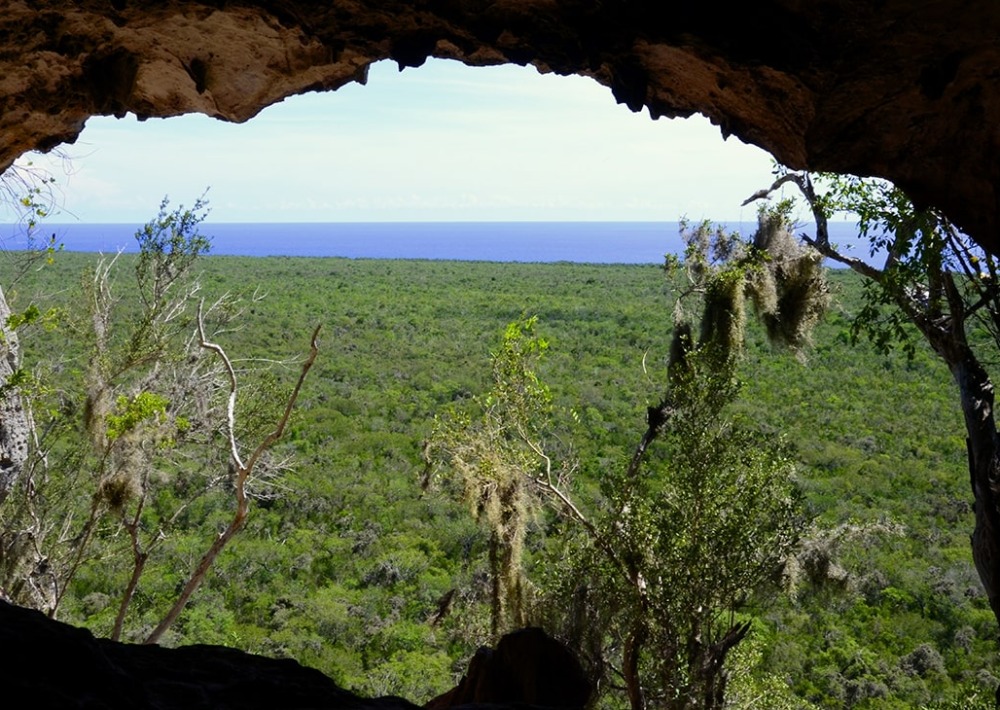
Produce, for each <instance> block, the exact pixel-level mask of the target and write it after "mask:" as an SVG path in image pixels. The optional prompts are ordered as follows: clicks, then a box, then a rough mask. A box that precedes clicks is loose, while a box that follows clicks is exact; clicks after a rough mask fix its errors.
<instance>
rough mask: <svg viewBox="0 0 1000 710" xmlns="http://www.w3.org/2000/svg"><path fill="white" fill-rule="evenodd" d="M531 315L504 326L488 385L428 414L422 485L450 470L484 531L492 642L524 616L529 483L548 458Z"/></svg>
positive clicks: (545, 403) (547, 398) (546, 403)
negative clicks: (466, 403) (463, 403)
mask: <svg viewBox="0 0 1000 710" xmlns="http://www.w3.org/2000/svg"><path fill="white" fill-rule="evenodd" d="M536 324H537V318H536V317H531V318H526V319H523V320H519V321H514V322H513V323H510V324H508V325H507V328H506V330H505V331H504V333H503V337H502V339H501V344H500V348H499V349H498V350H497V351H496V352H494V353H493V354H492V358H491V362H492V380H493V386H492V388H491V389H490V391H489V392H488V393H487V394H486V395H485V396H483V397H477V398H475V399H474V400H473V402H472V405H473V406H472V407H471V409H473V410H474V411H475V414H473V413H470V411H469V408H466V409H452V410H450V411H448V412H446V413H445V414H444V415H443V416H439V417H437V418H436V420H435V427H434V432H433V434H432V435H431V437H430V439H429V440H428V441H427V442H426V444H425V446H424V457H425V460H426V463H427V468H426V471H425V487H426V485H428V484H429V483H430V481H431V478H432V477H433V476H434V475H435V473H434V472H435V470H437V472H438V473H437V476H438V477H440V464H441V463H443V464H445V465H446V467H447V469H448V470H449V471H451V472H453V473H454V474H455V477H456V479H457V481H456V482H457V484H458V485H457V487H458V491H457V492H458V496H459V497H460V498H461V499H462V500H463V501H464V502H465V503H466V504H468V505H469V506H470V508H471V509H472V512H473V515H474V516H475V517H476V518H477V519H482V520H484V521H485V523H486V526H487V527H488V529H489V543H488V546H489V549H488V556H489V569H490V632H491V636H492V637H493V640H494V641H497V640H499V638H500V636H501V635H502V634H503V633H505V632H506V631H509V630H511V629H515V628H519V627H521V626H523V625H524V622H525V615H524V612H525V604H524V594H525V589H524V588H525V578H524V573H523V570H522V557H523V553H524V540H525V535H526V533H527V527H528V523H529V521H530V519H531V517H532V515H533V514H534V513H535V511H536V510H537V508H538V503H539V501H538V495H537V490H536V486H537V485H539V476H540V475H541V472H542V471H546V472H547V475H551V460H550V459H549V458H548V457H547V456H546V455H545V452H544V449H543V444H542V440H543V438H544V436H545V432H546V430H547V424H548V415H549V413H550V411H551V395H550V393H549V390H548V388H547V387H546V386H545V385H544V384H542V382H541V381H540V380H539V379H538V375H537V374H536V373H535V370H534V368H535V365H536V363H537V361H538V360H539V359H540V358H541V357H542V356H543V354H544V353H545V351H546V349H547V348H548V343H547V342H546V341H545V340H544V339H542V338H541V337H539V336H538V335H537V334H536V333H535V326H536Z"/></svg>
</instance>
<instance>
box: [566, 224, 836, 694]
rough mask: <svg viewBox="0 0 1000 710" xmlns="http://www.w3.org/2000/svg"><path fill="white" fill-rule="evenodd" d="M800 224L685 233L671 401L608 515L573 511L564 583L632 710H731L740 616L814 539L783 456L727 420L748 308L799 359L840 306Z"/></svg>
mask: <svg viewBox="0 0 1000 710" xmlns="http://www.w3.org/2000/svg"><path fill="white" fill-rule="evenodd" d="M787 226H788V225H787V220H786V214H785V212H784V211H783V209H782V210H778V211H762V212H761V214H760V219H759V226H758V230H757V233H756V234H755V235H754V237H753V239H752V240H750V241H749V242H744V241H743V240H742V239H741V238H740V237H739V235H736V234H729V233H727V232H726V231H725V230H723V229H721V228H713V227H712V226H711V225H710V224H708V223H703V224H701V225H698V226H697V227H695V228H693V229H692V228H690V226H689V225H684V229H683V236H684V238H685V241H686V243H687V249H686V252H685V255H684V259H683V261H680V260H677V259H674V258H668V260H667V271H668V273H669V274H671V276H672V277H680V278H681V279H682V280H683V283H684V285H683V286H682V287H681V289H680V293H679V294H678V297H677V298H676V300H675V305H674V328H673V335H672V342H671V347H670V356H669V359H668V367H667V379H668V383H669V384H668V387H667V391H666V395H665V396H664V398H663V399H662V400H661V402H660V403H659V404H658V405H657V406H655V407H650V408H649V410H648V413H647V429H646V432H645V433H644V434H643V436H642V437H641V439H640V441H639V444H638V445H637V447H636V450H635V453H634V454H633V456H632V458H631V460H630V462H629V464H628V466H626V467H625V468H624V470H622V471H620V472H612V473H611V474H610V475H608V476H606V478H605V479H604V481H603V484H604V485H603V490H604V492H605V495H606V498H607V503H606V505H605V507H604V510H603V513H602V514H600V516H599V517H597V518H595V519H594V521H593V522H591V521H589V520H587V519H586V518H584V517H583V516H582V514H580V513H579V510H578V509H577V508H572V509H570V508H567V510H570V512H571V514H572V517H574V518H575V519H577V520H579V521H580V522H581V523H582V524H583V525H584V527H585V528H586V530H587V535H586V536H585V538H584V539H585V541H586V543H587V548H588V551H587V552H586V553H585V554H584V555H582V556H581V557H580V558H579V563H578V567H577V569H576V570H575V572H574V573H573V574H572V575H565V577H564V578H572V579H575V580H584V581H583V582H582V583H577V584H572V585H571V586H570V588H569V589H568V590H565V591H564V593H567V594H569V597H570V599H571V600H572V602H571V603H568V604H565V606H566V607H567V608H572V609H573V612H572V614H571V615H570V619H569V626H570V631H569V635H570V636H571V637H576V638H577V639H584V638H586V637H589V640H587V641H586V642H585V643H584V644H581V645H584V646H585V647H587V648H589V649H590V652H589V655H590V657H591V662H592V664H593V665H595V666H597V667H598V668H599V669H603V670H604V671H605V672H606V671H607V669H608V668H609V667H610V668H612V669H613V670H614V673H615V675H617V677H619V678H620V679H621V682H622V683H623V686H624V691H625V694H626V697H627V699H628V703H629V706H630V707H631V708H633V710H642V709H644V708H647V707H650V706H653V707H663V708H671V709H674V708H676V709H682V708H683V709H685V710H687V709H689V708H721V707H723V704H724V699H725V688H726V681H727V671H726V668H725V664H726V659H727V656H728V654H729V652H730V651H731V650H732V649H733V648H735V647H736V646H737V644H739V643H740V642H741V641H742V640H743V638H744V637H745V636H746V635H747V633H748V632H749V630H750V628H751V623H750V621H749V620H748V619H747V618H745V617H741V616H739V613H740V612H741V611H743V610H745V609H746V608H747V606H748V604H749V603H750V602H751V600H753V599H754V598H755V595H757V594H758V593H759V592H761V591H762V590H763V589H764V588H766V587H767V586H768V585H770V584H773V582H774V581H775V579H776V575H777V573H778V570H779V569H780V568H781V565H782V563H783V561H784V559H785V558H786V557H787V556H788V555H789V554H790V553H791V551H792V549H793V547H794V545H795V544H796V542H797V540H798V537H799V535H800V533H801V532H802V530H803V526H804V521H803V519H802V517H801V516H800V515H799V514H798V512H797V499H796V494H795V488H794V485H793V484H792V480H791V476H792V472H793V466H792V463H791V460H790V458H789V457H788V456H787V454H785V453H784V452H783V450H782V448H781V446H780V443H779V442H775V441H772V440H769V439H767V438H765V437H764V436H762V435H761V434H759V433H757V432H754V431H753V429H752V428H750V427H748V426H746V425H742V424H738V423H737V422H735V421H733V420H732V419H731V418H729V417H728V416H727V415H726V409H727V407H728V405H729V404H731V403H732V402H733V401H735V399H736V397H737V395H738V392H739V383H738V380H737V377H736V372H737V365H738V361H739V354H740V352H741V350H742V347H743V342H744V328H745V321H746V317H747V315H746V305H747V302H748V300H749V302H751V303H753V304H754V306H755V308H756V311H757V314H758V316H759V317H760V318H761V319H762V320H763V321H764V322H765V324H766V325H767V331H768V334H769V335H770V336H771V338H772V340H773V341H775V342H777V343H780V344H783V345H786V346H790V347H792V348H793V349H797V350H800V349H801V348H803V347H804V346H805V345H806V344H807V342H808V336H809V332H810V329H811V326H812V325H813V324H815V323H816V321H817V320H818V318H819V317H820V315H821V314H822V312H823V310H824V308H825V306H826V303H827V300H828V291H827V287H826V283H825V280H824V278H823V274H822V268H821V265H820V260H819V258H818V257H817V255H816V254H815V252H813V251H812V250H808V249H801V248H798V247H797V246H796V245H795V244H794V241H793V240H792V239H791V237H790V235H789V233H788V229H787ZM691 301H693V302H694V304H693V305H692V304H691V303H690V302H691ZM654 442H655V444H656V447H655V452H656V453H655V455H654V454H652V453H651V451H653V450H654V449H653V448H651V447H652V446H653V444H654ZM581 627H585V629H581ZM595 635H596V638H595Z"/></svg>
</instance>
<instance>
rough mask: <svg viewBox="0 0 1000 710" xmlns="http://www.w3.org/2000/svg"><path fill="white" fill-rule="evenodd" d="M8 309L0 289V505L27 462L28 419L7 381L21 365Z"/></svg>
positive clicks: (19, 396) (25, 411) (19, 399)
mask: <svg viewBox="0 0 1000 710" xmlns="http://www.w3.org/2000/svg"><path fill="white" fill-rule="evenodd" d="M9 317H10V307H9V306H8V305H7V300H6V298H4V295H3V290H2V289H0V503H3V501H4V500H5V499H6V498H7V495H8V494H9V493H10V491H11V489H13V488H14V486H15V485H16V484H17V480H18V479H19V478H20V477H21V472H22V471H23V470H24V463H25V461H27V459H28V438H29V436H30V435H31V419H30V417H29V415H28V411H27V409H26V408H25V406H24V400H23V399H22V397H21V393H20V391H19V390H18V388H17V386H11V385H10V384H9V383H10V378H11V376H12V375H13V374H14V373H15V372H16V371H17V369H18V367H19V366H20V364H21V358H20V352H19V348H18V343H17V333H15V332H14V331H13V330H12V329H10V328H8V327H7V319H8V318H9Z"/></svg>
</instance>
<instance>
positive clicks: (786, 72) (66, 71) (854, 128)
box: [0, 0, 1000, 251]
mask: <svg viewBox="0 0 1000 710" xmlns="http://www.w3.org/2000/svg"><path fill="white" fill-rule="evenodd" d="M0 28H2V29H3V30H4V31H3V32H2V33H0V36H2V37H5V38H7V39H6V40H5V41H6V45H5V52H3V53H0V76H2V77H4V80H3V82H2V84H0V167H2V168H6V167H7V166H9V165H10V164H11V163H12V162H13V160H15V159H16V158H17V157H18V156H20V155H22V154H24V153H26V152H28V151H31V150H41V151H47V150H50V149H52V148H53V147H55V146H58V145H60V144H64V143H69V142H72V141H73V140H75V139H76V137H77V136H79V134H80V132H81V131H82V130H83V127H84V125H85V123H86V121H87V120H88V119H89V118H91V117H92V116H102V115H115V116H124V115H126V114H128V113H133V114H135V115H137V116H140V117H144V118H152V117H170V116H178V115H181V114H186V113H202V114H205V115H208V116H213V117H217V118H221V119H224V120H227V121H233V122H243V121H247V120H248V119H250V118H252V117H254V116H255V115H256V114H257V113H259V112H260V111H261V110H262V109H263V108H265V107H267V106H269V105H271V104H274V103H276V102H278V101H281V100H282V99H284V98H286V97H289V96H292V95H295V94H301V93H306V92H313V91H328V90H335V89H339V88H341V87H343V86H345V85H346V84H349V83H351V82H355V81H364V80H365V79H366V76H367V72H368V69H369V67H370V66H371V65H372V63H373V62H376V61H379V60H382V59H391V60H393V61H394V62H396V64H397V65H398V66H400V67H419V66H421V65H423V64H424V63H425V62H426V61H427V60H428V59H429V58H432V57H434V58H442V59H454V60H458V61H461V62H462V63H464V64H467V65H470V66H487V65H500V64H517V65H532V66H534V67H536V68H538V69H539V70H540V71H544V72H552V73H555V74H561V75H582V76H586V77H590V78H592V79H595V80H596V81H597V82H598V83H600V84H602V85H604V86H606V87H608V89H609V90H610V91H611V93H612V95H613V96H614V98H615V100H616V101H618V102H619V103H621V104H624V105H625V106H627V107H628V108H629V109H632V110H634V111H638V110H641V109H644V108H645V109H647V110H648V111H649V113H650V114H651V115H652V116H655V117H660V116H664V117H687V116H691V115H693V114H695V113H700V114H702V115H705V116H708V117H709V118H710V119H711V120H712V121H713V122H714V123H715V124H716V125H718V126H719V127H720V129H721V130H722V132H723V134H724V135H735V136H738V137H739V138H740V139H742V140H744V141H746V142H748V143H751V144H754V145H758V146H761V147H762V148H764V149H766V150H767V151H769V152H770V153H771V154H773V155H774V156H775V157H776V158H777V160H778V161H779V162H781V163H783V164H785V165H787V166H789V167H790V168H793V169H809V170H814V171H829V172H839V173H851V174H856V175H863V176H877V177H884V178H886V179H889V180H891V181H893V182H894V183H895V184H897V185H899V186H900V187H902V188H903V189H904V190H906V191H907V192H908V193H909V194H910V196H911V197H912V198H913V199H914V200H915V201H916V202H917V203H918V204H921V205H932V206H935V207H938V208H939V209H941V210H942V211H943V212H944V213H945V214H947V215H949V217H950V218H951V219H952V220H953V221H954V222H955V223H956V224H957V225H958V226H959V227H961V228H962V229H963V231H965V232H966V233H967V234H969V235H970V236H972V237H973V238H974V239H976V240H977V241H979V242H980V243H981V244H982V245H983V246H984V247H986V248H987V249H990V250H993V251H995V250H996V248H997V247H996V235H997V233H998V230H997V229H996V226H997V224H998V215H1000V196H998V193H997V191H996V188H995V185H997V184H1000V167H998V166H1000V134H997V133H996V131H994V130H993V128H992V127H993V126H996V125H997V124H998V122H1000V121H998V119H1000V85H998V83H997V82H995V81H992V80H991V78H990V77H992V76H994V75H995V74H996V71H997V67H998V66H1000V45H998V44H997V42H996V36H997V34H998V33H1000V7H997V6H996V5H995V4H991V3H986V2H974V3H965V4H961V5H958V4H955V3H952V2H934V3H924V4H921V5H920V6H919V7H917V8H914V7H912V3H907V2H904V1H903V0H892V1H890V2H888V3H884V4H880V5H878V6H872V5H871V4H870V3H861V2H858V0H833V1H832V2H829V3H823V4H821V5H815V4H806V5H801V6H795V7H791V6H789V5H788V4H787V3H784V2H775V1H773V0H767V1H766V2H764V3H763V4H760V3H757V4H754V5H735V6H731V7H728V8H726V11H725V12H719V11H718V10H717V8H714V7H713V6H710V5H705V4H694V5H690V6H685V7H684V8H674V7H669V8H668V7H665V6H661V5H660V4H656V3H638V4H635V3H552V2H545V1H543V0H527V1H526V2H516V3H512V2H497V3H490V4H488V5H487V6H483V5H482V4H481V3H477V2H472V0H455V1H453V2H445V3H429V4H423V3H421V4H413V3H407V2H401V1H400V0H389V1H387V2H381V1H380V2H378V3H375V2H371V1H370V0H361V1H360V2H351V3H346V2H335V3H331V4H328V5H324V6H323V7H317V6H316V5H315V3H307V2H302V1H301V0H282V2H273V1H271V0H260V1H259V2H250V1H249V0H243V1H242V2H233V3H224V4H222V5H221V6H220V5H219V4H218V3H206V2H203V1H202V0H180V1H179V2H174V3H169V4H162V3H150V2H112V3H106V2H82V3H63V2H59V1H56V2H51V3H47V4H46V5H45V7H44V8H43V9H39V8H36V7H35V6H33V5H30V4H27V3H19V4H14V5H12V6H11V7H9V8H7V11H6V12H5V14H4V17H3V18H2V19H0Z"/></svg>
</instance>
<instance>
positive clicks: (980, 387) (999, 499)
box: [948, 353, 1000, 624]
mask: <svg viewBox="0 0 1000 710" xmlns="http://www.w3.org/2000/svg"><path fill="white" fill-rule="evenodd" d="M948 365H949V369H950V370H951V372H952V376H953V377H954V378H955V383H956V384H957V385H958V390H959V395H960V397H961V402H962V412H963V414H964V415H965V428H966V432H967V434H968V437H967V438H966V447H967V449H968V456H969V483H970V485H971V486H972V495H973V498H974V511H975V516H976V524H975V528H974V529H973V531H972V536H971V542H972V559H973V561H974V562H975V564H976V571H977V572H978V573H979V579H980V581H981V582H982V584H983V588H984V589H985V590H986V596H987V598H988V599H989V601H990V608H991V609H992V610H993V616H994V617H995V618H996V620H997V623H998V624H1000V505H998V503H1000V446H998V435H997V430H996V421H995V418H994V414H993V403H994V392H993V383H992V382H991V381H990V378H989V375H987V374H986V371H985V370H984V369H983V367H982V365H980V363H979V361H978V360H977V359H976V358H975V357H974V356H973V355H972V354H971V353H968V355H967V356H966V357H964V358H962V359H961V360H959V361H957V362H949V363H948Z"/></svg>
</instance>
